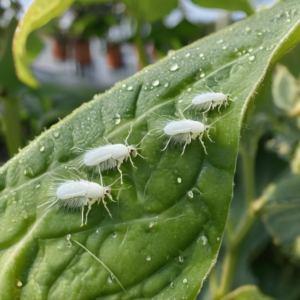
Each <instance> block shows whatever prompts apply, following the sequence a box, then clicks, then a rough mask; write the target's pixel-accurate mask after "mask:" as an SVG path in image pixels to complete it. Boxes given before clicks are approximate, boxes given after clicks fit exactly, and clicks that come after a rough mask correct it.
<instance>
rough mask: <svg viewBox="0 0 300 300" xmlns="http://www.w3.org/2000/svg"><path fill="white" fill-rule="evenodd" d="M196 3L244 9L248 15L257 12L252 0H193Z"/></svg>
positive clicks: (212, 6)
mask: <svg viewBox="0 0 300 300" xmlns="http://www.w3.org/2000/svg"><path fill="white" fill-rule="evenodd" d="M192 1H193V2H195V3H196V4H199V5H200V6H203V7H211V8H223V9H227V10H231V11H237V10H242V11H244V12H245V13H246V14H247V15H252V14H253V13H254V12H255V9H254V4H253V3H252V1H251V0H226V1H222V0H192Z"/></svg>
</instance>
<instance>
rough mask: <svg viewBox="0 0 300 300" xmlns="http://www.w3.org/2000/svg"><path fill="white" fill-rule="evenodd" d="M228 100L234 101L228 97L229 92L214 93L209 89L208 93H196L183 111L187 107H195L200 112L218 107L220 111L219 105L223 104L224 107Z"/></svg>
mask: <svg viewBox="0 0 300 300" xmlns="http://www.w3.org/2000/svg"><path fill="white" fill-rule="evenodd" d="M228 100H230V101H234V100H232V99H230V94H223V93H215V92H214V91H212V90H211V92H210V93H202V94H198V95H196V96H195V97H194V98H193V99H192V103H191V104H190V105H189V106H187V107H186V108H185V109H184V110H183V112H185V111H186V110H187V109H189V108H190V109H195V110H197V111H201V112H202V113H206V112H208V111H209V110H211V109H214V108H216V107H218V111H219V112H220V108H221V106H222V105H223V104H224V106H225V107H226V106H227V105H228Z"/></svg>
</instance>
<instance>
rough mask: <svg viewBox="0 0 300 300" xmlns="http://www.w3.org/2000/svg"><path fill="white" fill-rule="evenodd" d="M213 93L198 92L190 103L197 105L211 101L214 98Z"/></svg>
mask: <svg viewBox="0 0 300 300" xmlns="http://www.w3.org/2000/svg"><path fill="white" fill-rule="evenodd" d="M215 95H216V94H215V93H205V94H200V95H197V96H196V97H195V98H194V99H193V100H192V104H194V105H198V104H203V103H206V102H211V101H214V100H215Z"/></svg>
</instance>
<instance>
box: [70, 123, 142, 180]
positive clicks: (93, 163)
mask: <svg viewBox="0 0 300 300" xmlns="http://www.w3.org/2000/svg"><path fill="white" fill-rule="evenodd" d="M131 132H132V126H131V129H130V131H129V133H128V136H127V137H126V139H125V141H124V144H111V143H109V142H108V140H107V139H105V138H104V139H105V141H106V143H107V144H106V145H101V146H99V147H96V148H93V149H88V150H83V149H80V148H76V150H77V151H78V150H79V151H80V152H81V154H80V155H79V156H78V158H77V159H76V160H75V161H74V163H73V165H74V166H75V167H76V168H82V167H85V168H92V169H94V171H96V172H98V173H99V174H100V176H101V172H103V171H106V170H111V169H113V168H117V170H118V171H119V173H120V175H121V184H123V173H122V171H121V169H120V167H121V165H122V163H123V162H124V161H127V160H128V159H129V161H130V163H131V165H132V166H133V167H134V168H136V167H135V165H134V163H133V161H132V158H131V155H132V156H133V157H136V156H140V157H142V158H144V157H143V156H142V155H140V154H139V153H138V151H137V150H139V149H140V148H137V147H138V146H139V144H140V143H141V142H142V141H140V142H139V143H138V144H137V145H136V146H133V145H128V138H129V136H130V134H131Z"/></svg>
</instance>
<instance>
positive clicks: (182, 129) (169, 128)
mask: <svg viewBox="0 0 300 300" xmlns="http://www.w3.org/2000/svg"><path fill="white" fill-rule="evenodd" d="M192 126H193V124H192V123H191V122H190V121H189V120H182V121H173V122H170V123H169V124H167V125H166V127H165V128H164V132H165V133H166V134H167V135H176V134H180V133H187V132H191V130H192Z"/></svg>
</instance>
